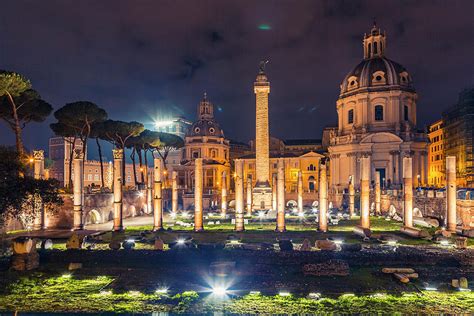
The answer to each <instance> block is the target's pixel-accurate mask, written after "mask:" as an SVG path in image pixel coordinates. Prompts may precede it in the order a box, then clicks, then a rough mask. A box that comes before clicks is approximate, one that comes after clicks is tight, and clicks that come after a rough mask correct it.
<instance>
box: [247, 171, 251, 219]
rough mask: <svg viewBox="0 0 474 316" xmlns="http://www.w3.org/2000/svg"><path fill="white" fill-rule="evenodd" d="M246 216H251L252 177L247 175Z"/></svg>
mask: <svg viewBox="0 0 474 316" xmlns="http://www.w3.org/2000/svg"><path fill="white" fill-rule="evenodd" d="M247 216H248V217H252V178H251V177H247Z"/></svg>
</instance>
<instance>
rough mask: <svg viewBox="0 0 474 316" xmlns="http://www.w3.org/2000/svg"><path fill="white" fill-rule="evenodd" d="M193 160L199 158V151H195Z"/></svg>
mask: <svg viewBox="0 0 474 316" xmlns="http://www.w3.org/2000/svg"><path fill="white" fill-rule="evenodd" d="M193 158H195V159H196V158H199V152H198V151H193Z"/></svg>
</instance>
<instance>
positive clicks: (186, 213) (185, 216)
mask: <svg viewBox="0 0 474 316" xmlns="http://www.w3.org/2000/svg"><path fill="white" fill-rule="evenodd" d="M181 216H183V217H184V218H187V217H188V216H189V213H188V212H183V213H182V214H181Z"/></svg>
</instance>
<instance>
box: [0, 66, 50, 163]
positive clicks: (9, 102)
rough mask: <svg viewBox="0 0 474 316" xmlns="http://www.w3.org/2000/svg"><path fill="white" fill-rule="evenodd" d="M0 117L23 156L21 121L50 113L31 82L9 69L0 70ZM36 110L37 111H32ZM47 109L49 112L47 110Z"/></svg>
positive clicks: (39, 118) (37, 118)
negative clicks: (10, 131) (13, 134)
mask: <svg viewBox="0 0 474 316" xmlns="http://www.w3.org/2000/svg"><path fill="white" fill-rule="evenodd" d="M0 98H1V100H0V118H2V119H3V120H5V121H6V122H7V123H8V125H9V127H10V128H12V130H13V132H14V133H15V143H16V150H17V152H18V153H19V156H20V158H21V159H23V158H24V156H25V154H24V147H23V141H22V139H21V130H22V126H21V125H22V122H23V124H26V123H27V122H29V121H31V120H39V121H42V120H44V117H46V116H48V115H49V113H51V111H52V108H51V109H49V107H48V104H47V103H46V102H44V101H42V100H41V99H40V98H39V95H38V94H37V93H36V92H35V91H34V90H31V83H30V81H29V80H28V79H26V78H24V77H23V76H22V75H20V74H17V73H15V72H11V71H5V70H0ZM35 110H37V111H38V113H32V112H35ZM48 110H49V112H48ZM43 116H44V117H43Z"/></svg>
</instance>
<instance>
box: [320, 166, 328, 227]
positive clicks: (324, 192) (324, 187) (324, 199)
mask: <svg viewBox="0 0 474 316" xmlns="http://www.w3.org/2000/svg"><path fill="white" fill-rule="evenodd" d="M319 230H320V231H322V232H326V231H327V230H328V180H327V175H326V164H325V163H323V162H321V163H320V165H319Z"/></svg>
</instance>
